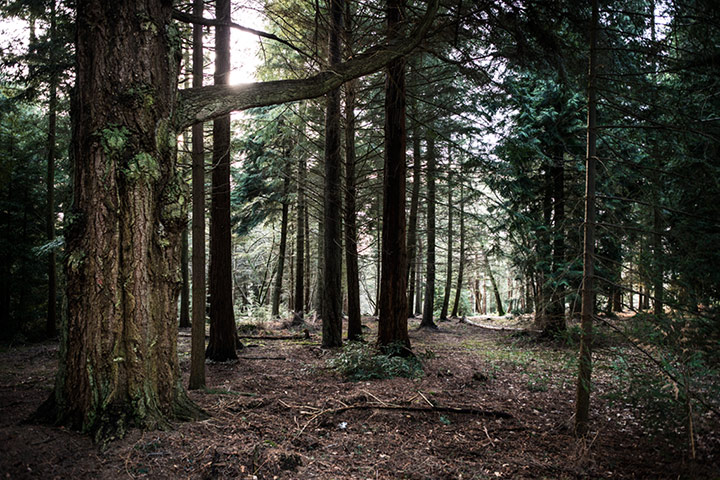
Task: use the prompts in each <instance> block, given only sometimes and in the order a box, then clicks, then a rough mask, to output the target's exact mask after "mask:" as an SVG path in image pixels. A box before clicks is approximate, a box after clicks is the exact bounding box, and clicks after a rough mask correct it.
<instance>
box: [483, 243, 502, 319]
mask: <svg viewBox="0 0 720 480" xmlns="http://www.w3.org/2000/svg"><path fill="white" fill-rule="evenodd" d="M483 263H484V264H485V274H486V275H487V276H488V278H489V279H490V285H491V286H492V289H493V294H494V295H495V307H496V308H497V314H498V315H500V316H501V317H502V316H503V315H505V309H504V308H503V304H502V299H501V298H500V290H499V289H498V286H497V282H496V281H495V275H493V272H492V268H490V260H488V256H487V252H485V251H483ZM483 298H485V287H484V286H483ZM485 310H486V307H485V300H483V311H484V312H483V313H487V312H486V311H485Z"/></svg>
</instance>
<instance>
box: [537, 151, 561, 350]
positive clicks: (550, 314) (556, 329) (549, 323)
mask: <svg viewBox="0 0 720 480" xmlns="http://www.w3.org/2000/svg"><path fill="white" fill-rule="evenodd" d="M564 154H565V152H564V149H563V148H562V146H560V147H558V148H557V150H556V152H555V155H554V158H553V164H552V166H551V167H550V177H551V179H552V180H551V181H552V192H553V203H552V208H553V225H552V230H551V231H552V234H553V241H552V249H553V251H552V273H551V278H552V285H551V287H550V288H551V292H550V298H549V302H548V306H547V308H546V312H545V313H546V314H545V321H544V324H543V330H542V335H543V336H547V337H554V336H556V335H557V334H559V333H560V332H563V331H564V330H565V328H566V325H565V287H564V286H563V284H562V278H561V276H562V269H563V268H564V267H565V237H566V236H567V235H566V234H565V231H564V227H565V168H564V165H563V163H564Z"/></svg>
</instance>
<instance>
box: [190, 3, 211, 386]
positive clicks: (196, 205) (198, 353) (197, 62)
mask: <svg viewBox="0 0 720 480" xmlns="http://www.w3.org/2000/svg"><path fill="white" fill-rule="evenodd" d="M203 7H204V5H203V0H193V15H195V16H196V17H202V15H203ZM192 86H193V88H200V87H202V86H203V32H202V27H201V26H200V25H194V26H193V52H192ZM191 141H192V153H191V156H192V332H191V347H190V380H189V383H188V388H189V389H190V390H195V389H199V388H204V387H205V321H206V320H205V313H206V312H205V310H206V306H207V292H206V290H205V148H204V147H205V144H204V135H203V124H202V123H200V122H198V123H196V124H194V125H193V126H192V138H191Z"/></svg>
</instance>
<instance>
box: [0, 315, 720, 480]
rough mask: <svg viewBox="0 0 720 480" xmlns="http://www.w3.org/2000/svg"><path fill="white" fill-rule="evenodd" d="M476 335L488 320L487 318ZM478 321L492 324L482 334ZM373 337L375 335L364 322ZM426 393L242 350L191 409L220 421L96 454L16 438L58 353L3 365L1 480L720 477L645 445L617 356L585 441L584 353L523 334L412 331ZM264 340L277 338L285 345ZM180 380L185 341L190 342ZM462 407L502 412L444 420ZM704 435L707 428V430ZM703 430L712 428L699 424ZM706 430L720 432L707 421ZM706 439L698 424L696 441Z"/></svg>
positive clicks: (294, 354)
mask: <svg viewBox="0 0 720 480" xmlns="http://www.w3.org/2000/svg"><path fill="white" fill-rule="evenodd" d="M479 320H480V321H482V320H483V319H479ZM485 321H486V322H487V321H489V320H488V319H485ZM364 323H366V324H367V325H368V326H369V327H370V329H369V330H368V333H367V337H368V338H370V339H372V338H374V329H375V327H376V324H375V322H374V321H373V320H367V319H366V321H365V322H364ZM410 323H411V328H412V330H411V334H410V337H411V341H412V344H413V349H414V351H415V352H416V353H418V354H419V355H420V358H421V360H422V362H423V364H424V369H425V374H424V376H422V377H421V378H416V379H407V378H394V379H389V380H375V381H362V382H349V381H344V380H343V379H342V378H341V377H340V376H339V375H338V374H336V373H334V372H332V371H330V370H329V369H328V368H327V360H328V359H330V358H332V357H333V356H335V355H337V352H333V351H327V350H323V349H321V348H320V347H319V332H318V326H317V325H310V330H311V333H312V337H311V339H310V340H281V341H279V340H257V339H256V340H245V342H246V344H247V347H246V348H245V349H243V350H241V351H240V352H239V354H240V355H241V357H242V358H240V359H239V361H237V362H233V363H224V364H218V363H216V364H208V366H207V380H208V390H207V391H205V392H191V393H190V396H191V397H192V399H193V400H195V401H196V402H197V403H198V404H199V405H201V406H202V407H203V408H204V409H205V410H206V411H207V412H208V413H209V414H210V415H211V417H210V418H209V419H208V420H205V421H201V422H195V423H179V424H176V425H175V429H173V430H171V431H152V432H140V431H132V432H131V433H130V434H129V435H128V436H127V437H126V438H124V439H123V440H120V441H115V442H113V443H111V444H110V445H109V447H108V448H106V449H104V450H100V449H99V448H98V447H97V446H96V445H94V444H93V443H92V442H91V440H90V439H89V438H88V437H86V436H83V435H81V434H79V433H77V432H73V431H68V430H66V429H62V428H54V427H48V426H40V425H28V424H24V423H22V421H23V420H24V419H25V418H27V416H28V415H29V414H30V413H31V412H33V411H34V409H36V408H37V407H38V406H39V405H40V403H41V402H42V401H43V400H44V399H45V398H46V396H47V395H48V393H49V392H50V389H51V385H52V382H53V377H54V373H55V370H56V356H57V344H55V343H44V344H34V345H29V346H19V347H10V348H5V349H3V350H2V351H1V352H0V444H1V445H2V446H1V447H0V475H1V476H2V477H3V478H12V479H21V478H42V479H91V478H92V479H96V478H100V479H118V478H152V479H182V478H193V479H195V478H197V479H215V478H233V479H255V478H256V479H260V480H262V479H296V478H297V479H418V480H419V479H485V478H489V479H497V478H538V479H539V478H546V479H574V478H609V479H610V478H612V479H616V478H624V479H625V478H626V479H639V478H668V479H670V478H673V479H676V478H686V479H702V478H720V437H719V436H718V430H717V429H714V428H713V427H712V426H708V425H710V424H708V423H707V422H706V423H705V424H703V423H702V422H700V421H698V426H697V428H698V429H699V430H700V431H699V432H697V435H696V437H695V441H696V444H695V446H696V451H697V460H689V456H690V448H689V440H688V436H687V434H684V433H683V432H665V433H664V434H663V433H658V432H657V431H654V433H652V434H649V433H648V430H647V429H646V428H644V427H643V425H642V417H641V416H640V412H639V409H638V407H637V406H634V405H632V404H627V403H626V404H622V405H619V404H618V403H614V404H611V403H609V402H608V401H607V400H605V395H604V394H606V393H607V392H609V391H611V390H612V389H613V388H616V385H614V384H613V378H612V376H611V374H610V373H609V369H604V368H602V366H603V363H606V364H607V363H608V362H609V361H610V360H611V359H610V358H608V356H609V355H610V354H609V353H606V352H603V351H602V350H599V351H598V353H597V354H596V356H595V360H596V362H597V366H596V369H595V371H594V374H595V380H596V385H595V388H596V391H595V392H594V394H593V398H592V418H591V420H592V432H591V434H590V436H589V437H588V440H586V441H577V440H576V439H575V438H574V437H573V435H572V431H571V429H570V427H569V426H570V425H571V415H572V412H573V399H574V395H575V367H574V363H573V362H574V357H575V351H574V350H572V349H566V348H564V347H561V346H559V345H555V344H541V345H537V344H536V343H534V342H528V341H525V342H524V343H523V344H522V345H518V342H517V332H512V331H501V330H492V329H486V328H480V327H477V326H474V325H469V324H463V323H460V322H457V321H451V322H444V323H442V324H440V326H441V329H440V331H437V332H433V331H427V330H422V331H418V330H416V329H415V327H416V326H417V322H414V321H411V322H410ZM287 333H288V332H287V331H281V330H270V331H269V333H268V334H273V335H276V334H285V335H286V334H287ZM179 341H180V359H181V368H182V372H183V379H184V381H185V383H186V382H187V375H188V369H189V353H188V351H189V343H190V339H189V332H181V336H180V340H179ZM431 405H432V406H437V407H460V408H466V409H472V410H477V411H490V412H501V413H502V412H504V413H507V414H509V416H510V417H509V418H496V417H495V416H493V415H483V414H480V413H458V412H453V411H435V410H431ZM699 420H701V419H699ZM706 420H707V419H706ZM710 421H714V420H713V419H710ZM703 425H705V426H704V427H703Z"/></svg>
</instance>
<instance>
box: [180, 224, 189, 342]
mask: <svg viewBox="0 0 720 480" xmlns="http://www.w3.org/2000/svg"><path fill="white" fill-rule="evenodd" d="M189 243H190V238H189V232H188V229H187V227H185V228H184V229H183V232H182V235H181V237H180V279H181V281H182V285H181V286H180V321H179V324H178V326H179V327H180V328H190V269H189V268H188V267H189V265H188V263H189V258H188V256H189V253H190V252H189V251H188V250H189V247H190V246H189Z"/></svg>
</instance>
